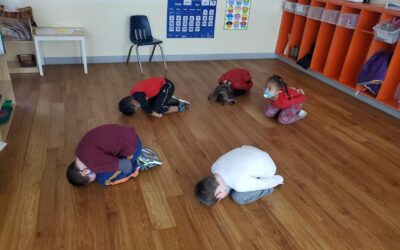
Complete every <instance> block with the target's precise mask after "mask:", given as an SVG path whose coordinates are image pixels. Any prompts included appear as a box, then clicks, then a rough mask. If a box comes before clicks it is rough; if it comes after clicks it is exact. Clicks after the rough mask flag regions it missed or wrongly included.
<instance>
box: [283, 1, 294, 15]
mask: <svg viewBox="0 0 400 250" xmlns="http://www.w3.org/2000/svg"><path fill="white" fill-rule="evenodd" d="M295 9H296V3H293V2H289V1H285V2H284V3H283V10H284V11H287V12H290V13H293V12H294V11H295Z"/></svg>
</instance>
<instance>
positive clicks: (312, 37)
mask: <svg viewBox="0 0 400 250" xmlns="http://www.w3.org/2000/svg"><path fill="white" fill-rule="evenodd" d="M320 26H321V22H320V21H317V20H314V19H310V18H308V19H307V22H306V27H305V28H304V34H303V38H302V40H301V45H300V51H299V56H298V58H299V59H301V58H303V57H304V56H305V55H306V54H307V53H309V52H310V51H311V48H312V46H313V45H314V46H315V44H316V41H317V37H318V32H319V29H320ZM314 49H315V47H314Z"/></svg>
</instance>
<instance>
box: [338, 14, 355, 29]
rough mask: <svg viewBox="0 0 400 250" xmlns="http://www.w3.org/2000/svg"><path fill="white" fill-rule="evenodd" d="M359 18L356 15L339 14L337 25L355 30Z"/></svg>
mask: <svg viewBox="0 0 400 250" xmlns="http://www.w3.org/2000/svg"><path fill="white" fill-rule="evenodd" d="M359 16H360V15H358V14H350V13H341V14H340V16H339V20H338V22H337V25H339V26H342V27H345V28H348V29H355V28H356V25H357V22H358V17H359Z"/></svg>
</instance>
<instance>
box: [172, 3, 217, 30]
mask: <svg viewBox="0 0 400 250" xmlns="http://www.w3.org/2000/svg"><path fill="white" fill-rule="evenodd" d="M216 9H217V0H168V14H167V18H168V20H167V37H168V38H214V30H215V14H216Z"/></svg>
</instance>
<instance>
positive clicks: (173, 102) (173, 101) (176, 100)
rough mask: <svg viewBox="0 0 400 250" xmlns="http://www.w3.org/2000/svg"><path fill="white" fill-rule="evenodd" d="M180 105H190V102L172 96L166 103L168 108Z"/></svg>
mask: <svg viewBox="0 0 400 250" xmlns="http://www.w3.org/2000/svg"><path fill="white" fill-rule="evenodd" d="M182 103H185V104H187V105H190V102H188V101H186V100H183V99H179V98H177V97H176V96H172V97H171V99H169V101H168V105H170V106H179V105H180V104H182Z"/></svg>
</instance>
